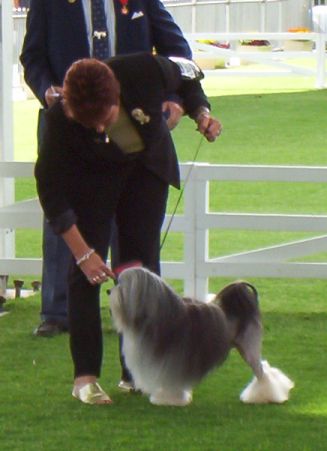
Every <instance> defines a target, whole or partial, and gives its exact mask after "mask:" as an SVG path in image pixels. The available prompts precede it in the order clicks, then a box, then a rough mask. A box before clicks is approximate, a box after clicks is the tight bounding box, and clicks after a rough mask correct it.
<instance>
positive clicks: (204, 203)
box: [194, 163, 209, 301]
mask: <svg viewBox="0 0 327 451" xmlns="http://www.w3.org/2000/svg"><path fill="white" fill-rule="evenodd" d="M206 164H208V163H202V165H206ZM194 169H195V173H197V172H200V171H199V169H201V163H197V164H196V166H195V168H194ZM194 203H195V210H196V212H195V214H196V222H195V243H196V248H195V252H196V254H195V270H194V272H195V282H196V286H195V296H196V299H198V300H200V301H206V300H207V296H208V277H207V276H206V275H205V273H204V266H205V263H206V261H207V260H208V257H209V231H208V229H207V227H206V226H203V225H201V222H202V224H203V221H201V219H203V218H204V217H205V215H206V214H207V212H208V210H209V182H208V181H207V180H197V181H196V189H195V196H194Z"/></svg>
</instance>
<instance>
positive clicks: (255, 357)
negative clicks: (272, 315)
mask: <svg viewBox="0 0 327 451" xmlns="http://www.w3.org/2000/svg"><path fill="white" fill-rule="evenodd" d="M261 337H262V326H261V323H260V321H259V320H253V321H251V322H250V323H249V324H248V325H247V327H246V328H245V329H243V330H241V331H240V332H239V334H238V335H237V336H236V338H235V339H234V340H233V344H234V346H235V347H236V349H237V350H238V351H239V353H240V354H241V356H242V357H243V359H244V360H245V362H246V363H247V364H248V365H250V367H251V368H252V370H253V372H254V374H255V375H256V376H257V377H258V378H260V377H261V376H262V371H263V370H262V365H261Z"/></svg>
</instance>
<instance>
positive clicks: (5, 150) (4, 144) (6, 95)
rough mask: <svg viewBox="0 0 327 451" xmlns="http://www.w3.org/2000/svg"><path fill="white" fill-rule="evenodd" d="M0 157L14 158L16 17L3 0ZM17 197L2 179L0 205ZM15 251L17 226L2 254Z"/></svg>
mask: <svg viewBox="0 0 327 451" xmlns="http://www.w3.org/2000/svg"><path fill="white" fill-rule="evenodd" d="M0 54H1V58H0V161H10V160H13V153H14V152H13V107H12V58H13V18H12V2H9V1H8V0H0ZM13 200H14V180H12V179H0V206H4V205H7V204H9V203H12V202H13ZM14 255H15V234H14V231H13V230H9V229H6V230H0V256H5V257H13V256H14Z"/></svg>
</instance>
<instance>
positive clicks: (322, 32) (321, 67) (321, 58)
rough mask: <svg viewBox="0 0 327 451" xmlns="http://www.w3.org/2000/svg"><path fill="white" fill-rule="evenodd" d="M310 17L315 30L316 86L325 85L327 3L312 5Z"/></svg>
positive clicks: (322, 86) (321, 86)
mask: <svg viewBox="0 0 327 451" xmlns="http://www.w3.org/2000/svg"><path fill="white" fill-rule="evenodd" d="M312 19H313V23H314V28H315V31H316V32H317V39H316V52H317V78H316V88H324V87H325V78H326V68H325V62H326V36H327V5H326V6H314V7H313V8H312Z"/></svg>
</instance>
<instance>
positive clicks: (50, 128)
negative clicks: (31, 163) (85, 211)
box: [34, 107, 76, 234]
mask: <svg viewBox="0 0 327 451" xmlns="http://www.w3.org/2000/svg"><path fill="white" fill-rule="evenodd" d="M65 122H66V119H65V118H64V116H63V113H62V111H60V108H58V107H54V111H52V109H50V110H49V111H48V112H47V116H46V129H45V133H44V139H43V142H42V145H41V148H40V152H39V155H38V158H37V161H36V164H35V170H34V175H35V179H36V187H37V192H38V196H39V199H40V203H41V206H42V209H43V211H44V215H45V218H46V220H47V221H48V223H49V224H50V225H51V227H52V229H53V231H54V232H55V233H56V234H62V233H64V232H65V231H67V230H68V229H69V228H70V227H71V226H72V225H73V224H75V223H76V215H75V212H74V210H73V209H72V206H71V205H70V202H69V200H68V199H67V184H68V182H69V174H70V170H69V167H67V166H68V164H67V158H66V155H67V152H68V151H69V149H68V144H67V134H66V133H65V129H66V127H65Z"/></svg>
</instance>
